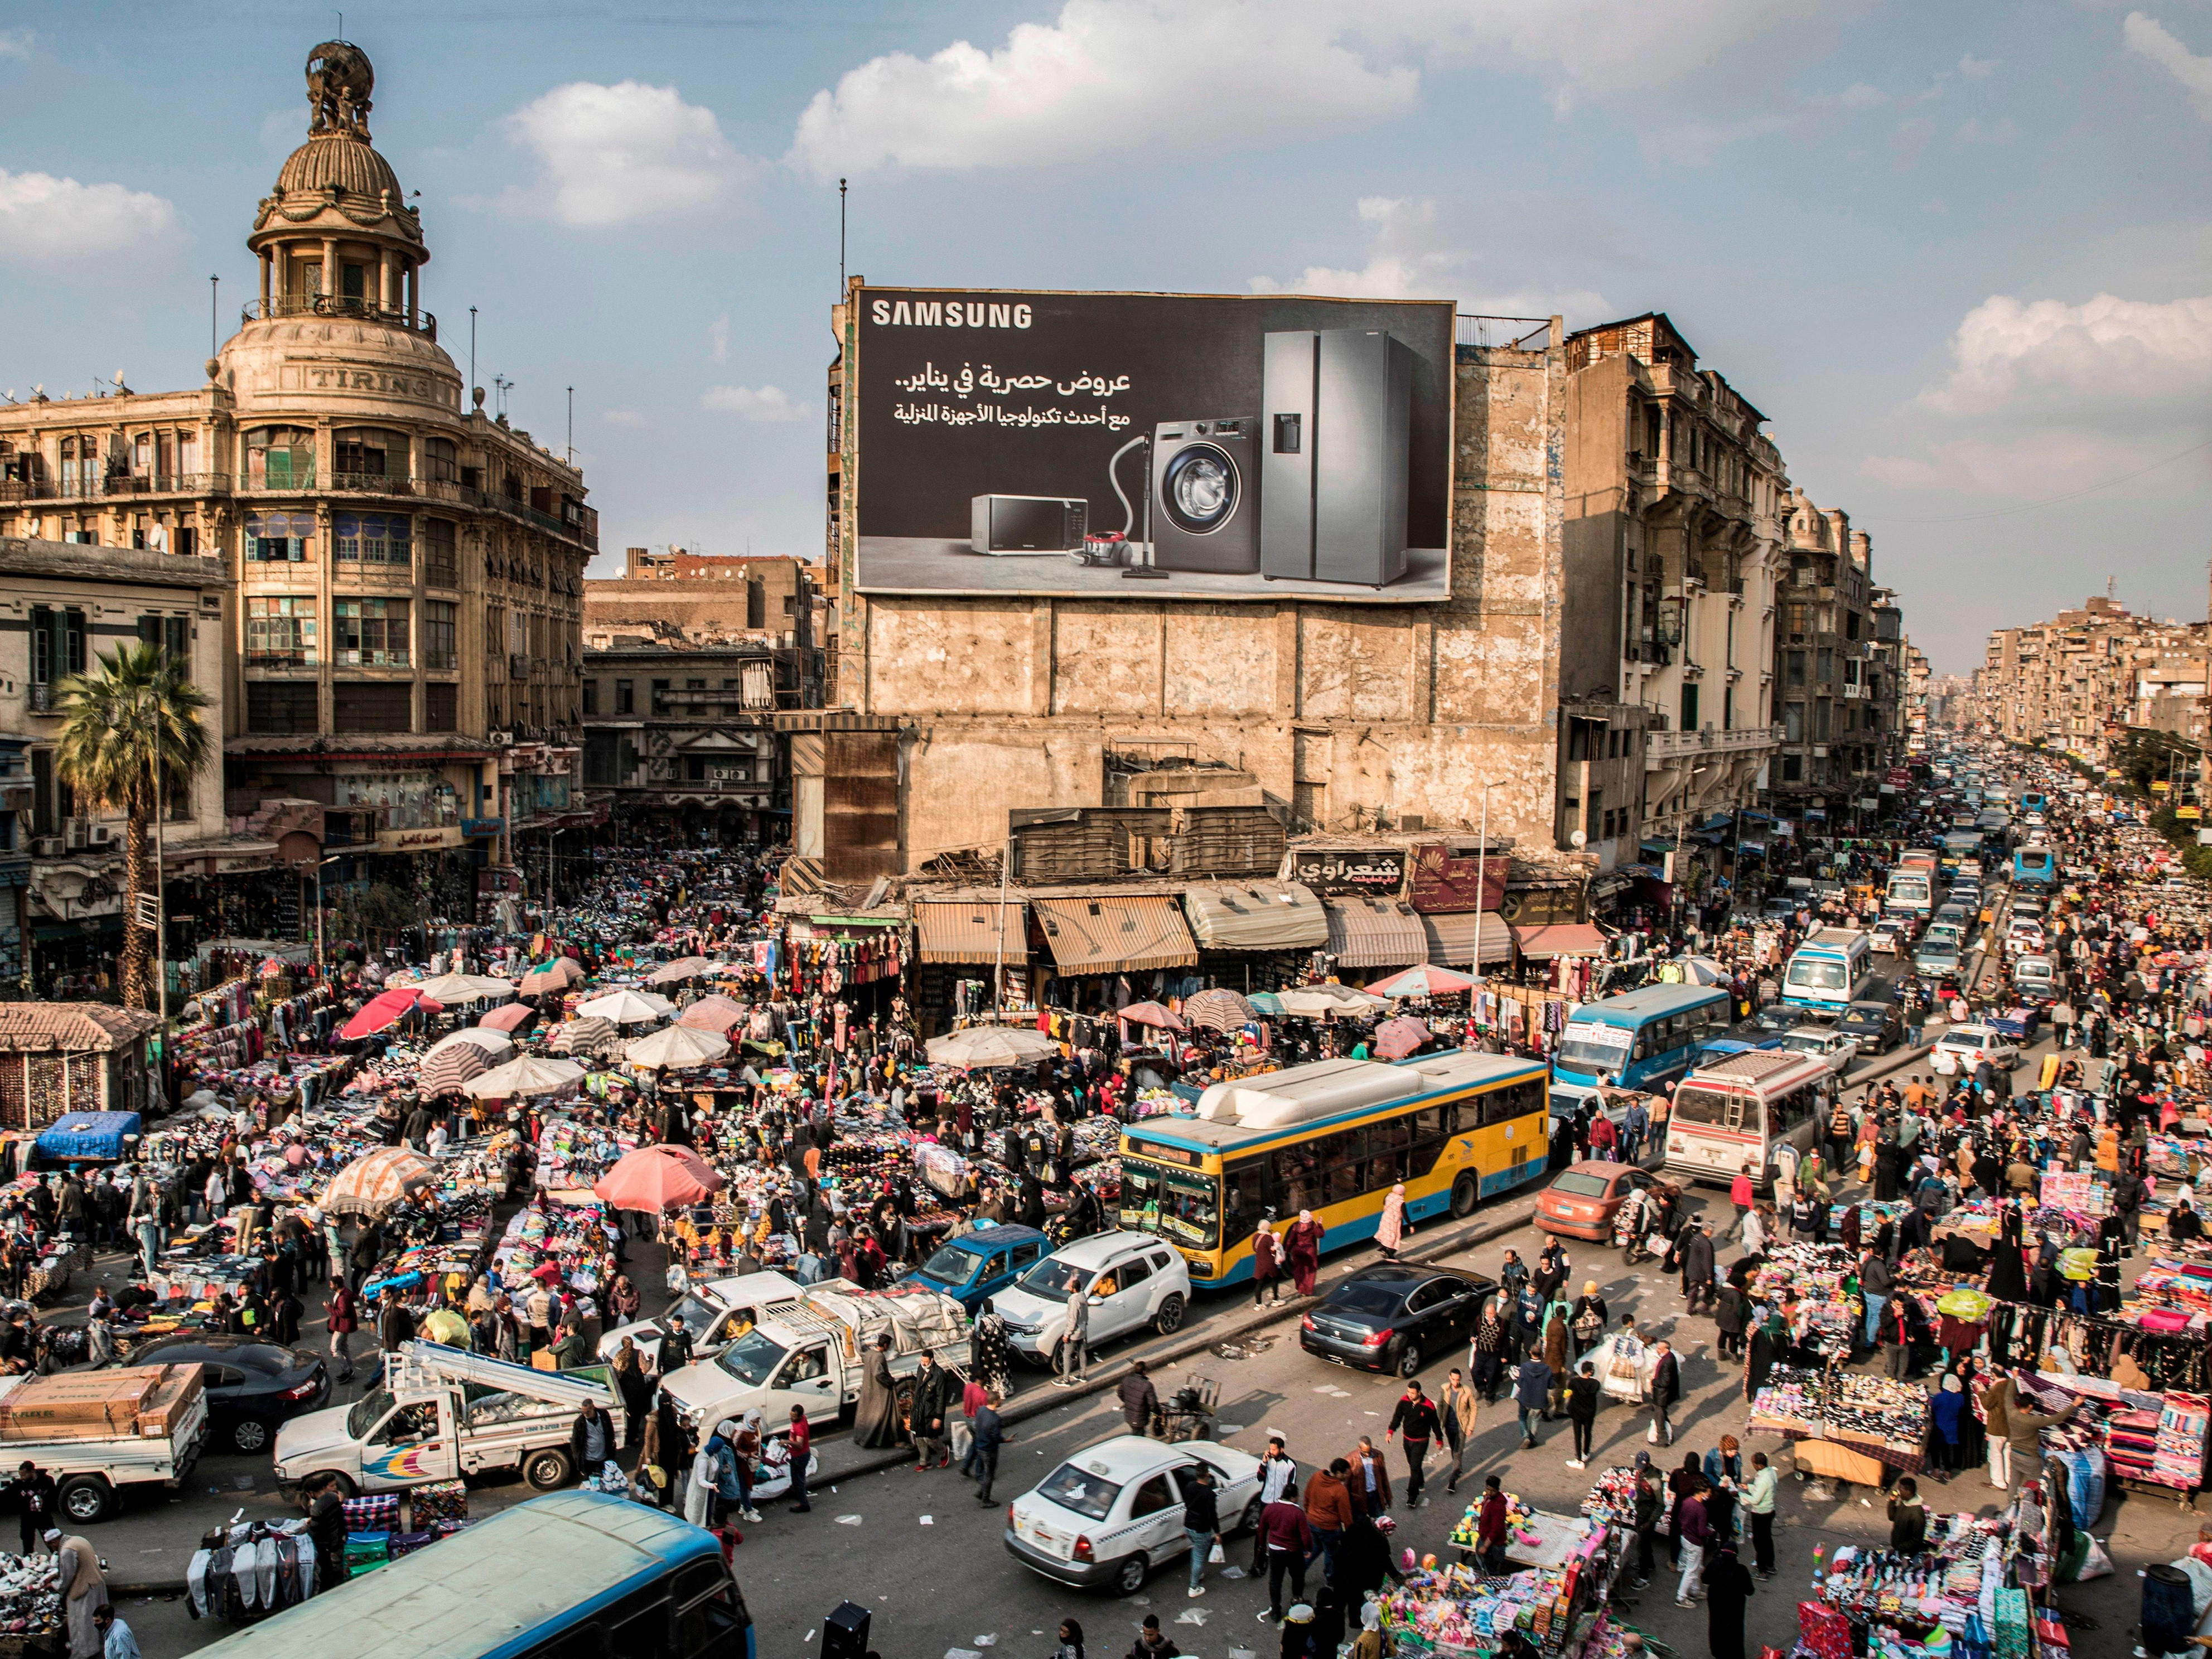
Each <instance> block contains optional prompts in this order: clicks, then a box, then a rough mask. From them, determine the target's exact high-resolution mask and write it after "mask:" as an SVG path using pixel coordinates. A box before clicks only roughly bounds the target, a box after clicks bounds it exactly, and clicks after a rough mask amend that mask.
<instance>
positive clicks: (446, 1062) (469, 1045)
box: [415, 1042, 491, 1095]
mask: <svg viewBox="0 0 2212 1659" xmlns="http://www.w3.org/2000/svg"><path fill="white" fill-rule="evenodd" d="M490 1069H491V1056H490V1055H489V1054H486V1053H485V1052H484V1051H483V1049H481V1048H477V1045H476V1044H475V1043H473V1042H456V1043H454V1044H453V1046H452V1047H451V1048H441V1049H440V1050H439V1051H438V1052H437V1053H436V1054H432V1055H430V1056H429V1057H428V1059H426V1060H423V1062H422V1070H421V1071H419V1072H417V1073H416V1074H415V1081H416V1087H418V1088H420V1089H421V1090H422V1092H423V1093H424V1094H426V1095H448V1094H458V1093H459V1092H460V1088H461V1085H463V1084H465V1083H466V1082H467V1081H468V1080H469V1079H471V1078H472V1077H474V1076H476V1075H477V1073H480V1072H488V1071H489V1070H490Z"/></svg>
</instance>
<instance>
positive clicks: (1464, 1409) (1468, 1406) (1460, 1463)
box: [1437, 1365, 1482, 1492]
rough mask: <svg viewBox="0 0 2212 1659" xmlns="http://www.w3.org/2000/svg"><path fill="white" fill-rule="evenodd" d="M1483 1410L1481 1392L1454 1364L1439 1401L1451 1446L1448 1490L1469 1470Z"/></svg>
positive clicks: (1448, 1441)
mask: <svg viewBox="0 0 2212 1659" xmlns="http://www.w3.org/2000/svg"><path fill="white" fill-rule="evenodd" d="M1481 1410H1482V1399H1481V1396H1480V1395H1477V1394H1476V1393H1475V1391H1474V1389H1471V1388H1469V1387H1468V1385H1467V1384H1466V1383H1462V1381H1460V1374H1459V1367H1458V1366H1456V1365H1455V1366H1453V1367H1452V1370H1451V1375H1450V1376H1448V1377H1446V1378H1445V1379H1444V1392H1443V1399H1442V1400H1441V1401H1439V1402H1438V1411H1437V1414H1438V1415H1439V1416H1440V1417H1442V1418H1443V1424H1444V1443H1445V1444H1446V1445H1448V1446H1449V1447H1450V1448H1451V1455H1452V1466H1451V1474H1450V1476H1449V1479H1447V1480H1445V1482H1444V1490H1445V1491H1446V1492H1455V1491H1456V1490H1458V1487H1459V1478H1460V1476H1461V1475H1462V1474H1464V1473H1466V1468H1467V1453H1468V1447H1469V1446H1470V1445H1471V1444H1472V1443H1474V1425H1475V1419H1477V1417H1478V1416H1479V1415H1480V1413H1481Z"/></svg>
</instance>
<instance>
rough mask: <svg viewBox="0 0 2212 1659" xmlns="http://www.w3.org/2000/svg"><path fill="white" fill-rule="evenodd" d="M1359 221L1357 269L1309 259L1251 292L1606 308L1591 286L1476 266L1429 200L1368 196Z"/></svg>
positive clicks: (1499, 310) (1500, 313) (1494, 307)
mask: <svg viewBox="0 0 2212 1659" xmlns="http://www.w3.org/2000/svg"><path fill="white" fill-rule="evenodd" d="M1359 217H1360V219H1361V221H1362V222H1364V223H1365V224H1368V225H1371V226H1373V227H1374V229H1373V232H1372V234H1371V240H1370V246H1369V252H1368V258H1367V263H1366V264H1364V265H1361V266H1359V267H1358V268H1357V269H1349V268H1345V267H1340V266H1334V265H1309V266H1307V267H1306V269H1305V270H1302V271H1300V272H1299V273H1298V274H1297V276H1292V277H1289V278H1285V279H1282V280H1278V279H1276V278H1274V277H1272V276H1255V277H1253V278H1252V279H1251V289H1252V291H1253V292H1254V293H1255V294H1316V295H1329V296H1332V297H1341V298H1344V299H1349V300H1453V301H1457V302H1458V306H1459V309H1460V310H1461V311H1462V312H1468V313H1482V314H1483V315H1486V316H1492V317H1549V316H1551V315H1553V313H1559V314H1560V315H1563V316H1568V317H1573V318H1577V319H1594V318H1595V317H1598V316H1601V315H1604V314H1607V312H1608V311H1609V309H1610V307H1607V304H1606V301H1605V296H1604V295H1601V294H1599V293H1596V292H1595V290H1592V289H1554V288H1551V287H1549V286H1547V285H1545V284H1542V283H1528V282H1522V283H1511V284H1506V283H1498V282H1497V281H1496V280H1495V279H1494V278H1492V277H1490V276H1486V275H1485V273H1484V272H1483V271H1482V270H1481V268H1480V267H1481V264H1482V256H1481V255H1480V253H1479V252H1476V251H1475V250H1474V249H1472V248H1468V247H1466V246H1460V245H1459V244H1458V242H1457V241H1456V239H1455V235H1454V233H1453V230H1452V228H1451V226H1450V224H1449V222H1448V217H1449V216H1447V215H1446V214H1444V213H1443V212H1441V211H1440V210H1439V209H1438V207H1437V204H1436V203H1435V202H1432V201H1423V202H1413V201H1407V200H1404V199H1401V198H1400V197H1390V196H1369V197H1363V198H1362V199H1361V201H1360V203H1359Z"/></svg>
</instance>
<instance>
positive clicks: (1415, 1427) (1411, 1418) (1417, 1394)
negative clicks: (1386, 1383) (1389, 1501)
mask: <svg viewBox="0 0 2212 1659" xmlns="http://www.w3.org/2000/svg"><path fill="white" fill-rule="evenodd" d="M1442 1427H1443V1425H1442V1423H1441V1422H1440V1421H1439V1419H1437V1408H1436V1404H1435V1402H1434V1401H1431V1399H1430V1398H1429V1397H1428V1395H1425V1394H1423V1393H1422V1392H1421V1383H1420V1379H1419V1377H1414V1378H1412V1379H1410V1380H1409V1381H1408V1382H1407V1384H1406V1392H1405V1393H1404V1394H1403V1395H1400V1396H1399V1400H1398V1409H1397V1410H1395V1411H1394V1412H1392V1413H1390V1426H1389V1429H1388V1430H1386V1431H1384V1433H1383V1443H1385V1444H1386V1445H1387V1444H1388V1443H1389V1440H1390V1437H1391V1436H1392V1435H1395V1434H1396V1433H1398V1432H1399V1431H1401V1430H1403V1431H1405V1436H1406V1504H1407V1507H1408V1508H1411V1509H1419V1507H1420V1506H1421V1468H1422V1465H1424V1464H1425V1463H1426V1462H1428V1461H1429V1443H1430V1442H1431V1440H1433V1439H1435V1438H1436V1437H1437V1434H1438V1433H1439V1432H1440V1431H1441V1430H1442Z"/></svg>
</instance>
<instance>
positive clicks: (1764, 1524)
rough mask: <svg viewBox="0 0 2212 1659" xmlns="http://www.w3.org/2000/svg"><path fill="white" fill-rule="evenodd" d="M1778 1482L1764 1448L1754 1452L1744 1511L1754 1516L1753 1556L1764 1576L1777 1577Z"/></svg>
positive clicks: (1761, 1575) (1752, 1529)
mask: <svg viewBox="0 0 2212 1659" xmlns="http://www.w3.org/2000/svg"><path fill="white" fill-rule="evenodd" d="M1778 1484H1779V1482H1778V1480H1777V1478H1776V1475H1775V1473H1774V1466H1773V1465H1772V1464H1771V1463H1770V1462H1767V1461H1766V1454H1765V1452H1753V1453H1752V1455H1751V1484H1750V1486H1747V1487H1746V1488H1745V1490H1744V1494H1743V1512H1744V1513H1745V1514H1746V1515H1747V1516H1750V1517H1751V1547H1752V1559H1753V1560H1754V1561H1756V1562H1757V1563H1758V1565H1759V1577H1761V1578H1771V1577H1774V1494H1775V1488H1776V1487H1777V1486H1778Z"/></svg>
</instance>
